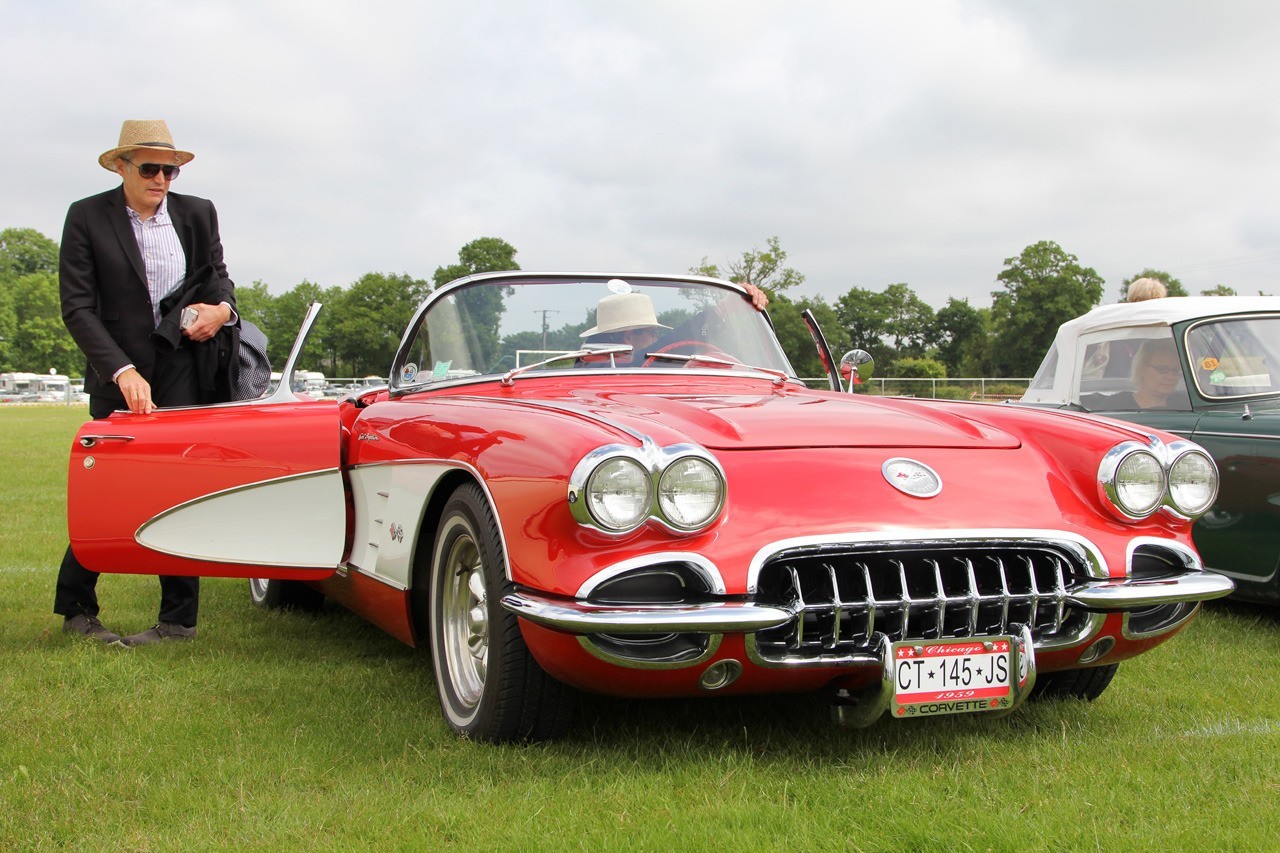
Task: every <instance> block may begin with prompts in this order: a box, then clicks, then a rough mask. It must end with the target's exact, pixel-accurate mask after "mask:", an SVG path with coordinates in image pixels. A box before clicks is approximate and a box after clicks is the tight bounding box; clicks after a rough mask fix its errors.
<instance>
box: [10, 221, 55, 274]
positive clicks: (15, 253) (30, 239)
mask: <svg viewBox="0 0 1280 853" xmlns="http://www.w3.org/2000/svg"><path fill="white" fill-rule="evenodd" d="M57 271H58V244H57V243H55V242H54V241H53V240H50V239H49V238H48V237H46V236H44V235H43V234H41V233H40V232H39V231H37V230H35V229H34V228H6V229H4V230H3V231H0V281H4V280H6V279H10V278H17V277H19V276H24V275H30V274H32V273H37V272H47V273H56V272H57Z"/></svg>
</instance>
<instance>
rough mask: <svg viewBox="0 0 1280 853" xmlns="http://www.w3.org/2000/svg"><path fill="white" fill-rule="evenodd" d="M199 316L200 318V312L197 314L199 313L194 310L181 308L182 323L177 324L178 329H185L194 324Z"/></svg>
mask: <svg viewBox="0 0 1280 853" xmlns="http://www.w3.org/2000/svg"><path fill="white" fill-rule="evenodd" d="M199 316H200V312H199V311H197V310H196V309H194V308H190V307H187V308H183V309H182V322H180V323H179V324H178V328H180V329H185V328H187V327H188V326H190V325H191V324H192V323H194V322H195V321H196V318H197V317H199Z"/></svg>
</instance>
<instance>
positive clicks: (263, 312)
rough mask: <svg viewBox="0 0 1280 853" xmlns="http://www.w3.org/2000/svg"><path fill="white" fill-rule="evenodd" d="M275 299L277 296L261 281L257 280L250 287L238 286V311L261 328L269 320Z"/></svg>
mask: <svg viewBox="0 0 1280 853" xmlns="http://www.w3.org/2000/svg"><path fill="white" fill-rule="evenodd" d="M274 301H275V297H274V296H272V295H271V292H270V291H269V290H267V286H266V285H265V284H263V283H262V282H261V281H255V282H254V283H253V284H251V285H249V286H248V287H246V286H244V285H242V284H241V285H237V286H236V313H238V314H239V315H240V316H241V317H243V318H244V319H246V320H249V321H250V322H252V323H253V324H254V325H255V326H258V327H259V328H263V326H264V324H265V323H266V322H267V315H268V314H269V313H270V312H271V304H272V302H274ZM264 331H265V329H264Z"/></svg>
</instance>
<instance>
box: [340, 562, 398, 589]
mask: <svg viewBox="0 0 1280 853" xmlns="http://www.w3.org/2000/svg"><path fill="white" fill-rule="evenodd" d="M339 571H341V572H343V573H344V574H350V573H351V572H355V573H356V574H358V575H360V576H361V577H363V578H366V579H367V580H371V581H373V582H375V583H380V584H382V585H383V586H386V587H390V588H391V589H394V590H395V591H396V592H408V591H409V587H407V586H405V585H404V584H402V583H399V582H398V581H393V580H391V579H390V578H386V577H383V576H382V575H375V574H373V573H372V572H370V571H368V570H366V569H362V568H360V567H359V566H353V565H351V564H350V563H343V564H342V567H341V568H340V570H339Z"/></svg>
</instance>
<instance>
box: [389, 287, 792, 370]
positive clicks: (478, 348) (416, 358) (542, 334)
mask: <svg viewBox="0 0 1280 853" xmlns="http://www.w3.org/2000/svg"><path fill="white" fill-rule="evenodd" d="M606 299H608V300H609V301H608V302H605V303H602V301H601V300H606ZM602 305H603V307H602ZM646 330H647V331H648V332H649V334H647V335H645V334H637V332H643V331H646ZM624 332H628V333H630V334H629V335H626V337H627V340H628V341H629V342H634V346H632V344H631V343H627V345H628V346H632V351H631V352H630V353H622V352H615V353H613V354H612V355H609V354H601V355H586V356H583V355H575V353H578V352H579V351H580V350H582V349H583V348H584V346H587V345H590V346H596V347H612V348H613V349H615V350H617V349H618V348H619V346H620V345H621V344H623V337H624ZM664 353H673V354H674V357H672V358H665V357H664V355H663V354H664ZM405 355H406V357H404V358H402V359H401V362H402V363H400V364H399V366H398V371H397V376H396V377H394V378H393V380H394V383H395V387H407V386H419V385H427V384H433V383H438V382H442V381H447V380H465V379H470V378H485V377H493V376H500V375H502V374H505V373H506V372H507V371H510V370H513V369H517V368H521V369H524V370H525V371H530V372H532V371H549V370H560V371H564V370H583V371H585V370H622V369H633V368H646V369H684V368H685V367H686V365H688V361H687V360H685V359H681V358H679V356H681V355H684V356H697V355H706V356H708V357H712V358H720V359H726V360H730V361H735V362H740V363H742V364H745V365H750V366H753V367H762V368H766V369H769V370H776V371H782V372H784V373H786V374H787V375H791V376H794V375H795V373H794V371H793V370H792V368H791V366H790V364H789V363H788V362H787V359H786V356H785V355H784V354H783V352H782V349H781V347H780V346H779V344H778V342H777V339H776V338H775V337H774V335H773V332H772V330H771V329H770V327H769V324H768V322H767V320H766V319H765V316H764V314H762V313H761V312H759V311H757V310H755V309H754V308H753V307H752V306H751V303H750V302H748V301H747V300H746V299H745V298H743V296H742V295H741V294H740V293H739V292H737V291H735V290H730V289H728V288H726V287H717V286H715V285H711V284H702V283H696V282H684V281H655V280H649V279H636V280H633V281H624V280H622V279H605V278H600V279H574V280H567V279H564V278H539V277H531V278H529V279H527V280H526V279H518V278H515V279H513V278H499V279H492V280H480V281H478V282H474V283H469V284H464V285H461V286H458V287H454V288H446V289H445V290H443V291H441V292H440V293H438V294H434V295H433V296H432V297H430V298H429V299H428V300H427V303H426V311H425V314H424V315H423V318H422V322H421V323H420V324H419V325H418V326H417V328H416V329H415V330H414V331H413V336H412V338H411V340H410V341H409V344H408V347H407V349H406V350H405ZM692 366H695V367H696V366H700V365H699V364H698V363H696V362H695V363H694V364H693V365H692ZM702 366H705V365H702Z"/></svg>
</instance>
